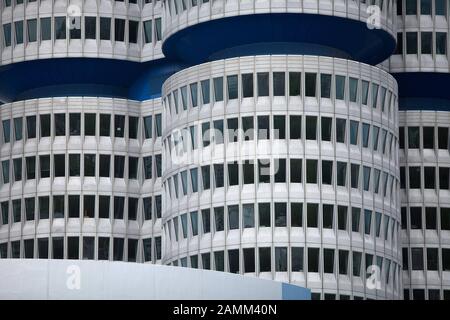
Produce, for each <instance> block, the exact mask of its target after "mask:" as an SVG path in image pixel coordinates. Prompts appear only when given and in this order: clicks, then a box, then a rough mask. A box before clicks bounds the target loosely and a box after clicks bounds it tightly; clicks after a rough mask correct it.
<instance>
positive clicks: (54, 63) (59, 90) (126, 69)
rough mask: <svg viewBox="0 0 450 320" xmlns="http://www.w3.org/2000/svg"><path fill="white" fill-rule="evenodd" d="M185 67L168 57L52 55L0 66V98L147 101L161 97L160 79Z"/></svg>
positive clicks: (4, 100) (7, 100) (164, 78)
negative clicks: (132, 58) (130, 58)
mask: <svg viewBox="0 0 450 320" xmlns="http://www.w3.org/2000/svg"><path fill="white" fill-rule="evenodd" d="M183 67H184V66H183V65H181V64H178V63H174V62H172V61H169V60H167V59H159V60H154V61H149V62H144V63H139V62H131V61H126V60H115V59H97V58H54V59H41V60H33V61H26V62H19V63H13V64H10V65H5V66H2V67H0V100H1V101H2V102H4V103H5V102H13V101H19V100H26V99H35V98H44V97H58V96H95V97H98V96H100V97H114V98H124V99H132V100H138V101H142V100H147V99H152V98H155V97H159V96H161V87H162V84H163V82H164V81H165V80H166V79H167V78H168V77H169V76H170V75H172V74H173V73H175V72H177V71H179V70H181V69H182V68H183Z"/></svg>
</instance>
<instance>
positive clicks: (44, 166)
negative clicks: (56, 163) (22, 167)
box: [39, 155, 50, 179]
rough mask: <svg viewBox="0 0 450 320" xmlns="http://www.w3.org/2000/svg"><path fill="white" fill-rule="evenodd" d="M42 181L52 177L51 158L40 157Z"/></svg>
mask: <svg viewBox="0 0 450 320" xmlns="http://www.w3.org/2000/svg"><path fill="white" fill-rule="evenodd" d="M39 164H40V171H41V179H42V178H49V177H50V156H49V155H45V156H39Z"/></svg>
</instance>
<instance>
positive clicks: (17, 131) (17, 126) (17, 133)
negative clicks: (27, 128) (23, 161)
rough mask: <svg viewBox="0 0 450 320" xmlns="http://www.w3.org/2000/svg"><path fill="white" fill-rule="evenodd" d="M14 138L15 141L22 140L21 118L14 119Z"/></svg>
mask: <svg viewBox="0 0 450 320" xmlns="http://www.w3.org/2000/svg"><path fill="white" fill-rule="evenodd" d="M14 138H15V140H16V141H20V140H22V118H15V119H14Z"/></svg>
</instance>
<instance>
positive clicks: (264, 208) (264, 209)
mask: <svg viewBox="0 0 450 320" xmlns="http://www.w3.org/2000/svg"><path fill="white" fill-rule="evenodd" d="M258 213H259V226H260V227H270V203H259V204H258Z"/></svg>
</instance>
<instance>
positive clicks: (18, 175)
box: [13, 158, 22, 181]
mask: <svg viewBox="0 0 450 320" xmlns="http://www.w3.org/2000/svg"><path fill="white" fill-rule="evenodd" d="M13 168H14V181H21V180H22V158H17V159H13Z"/></svg>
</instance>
